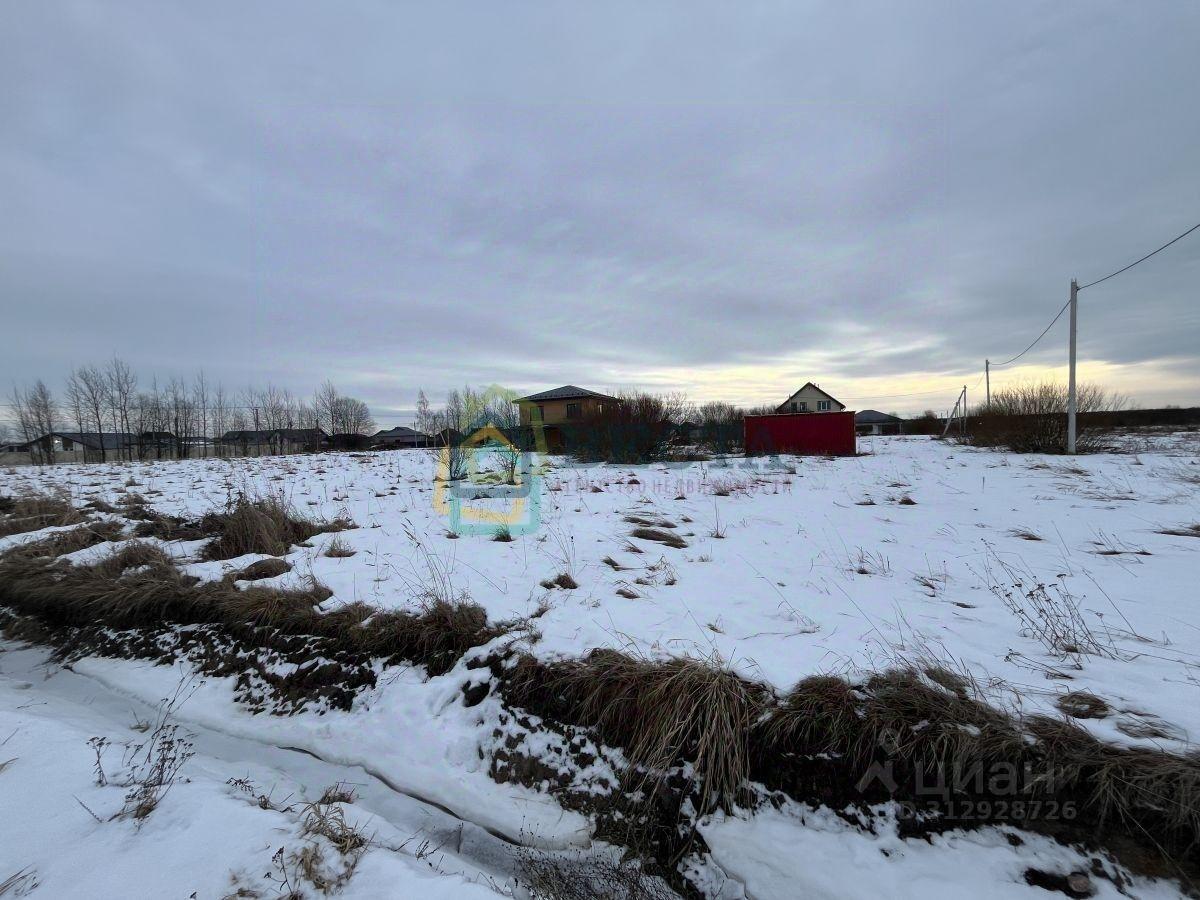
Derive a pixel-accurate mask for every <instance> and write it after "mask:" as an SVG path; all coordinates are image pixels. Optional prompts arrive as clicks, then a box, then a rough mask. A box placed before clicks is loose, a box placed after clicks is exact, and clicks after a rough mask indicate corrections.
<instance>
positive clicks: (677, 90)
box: [0, 3, 1200, 408]
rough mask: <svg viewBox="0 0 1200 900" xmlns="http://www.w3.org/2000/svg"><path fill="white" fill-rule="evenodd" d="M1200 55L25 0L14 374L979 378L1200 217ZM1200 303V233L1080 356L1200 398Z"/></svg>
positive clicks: (715, 26) (2, 96)
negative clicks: (754, 369)
mask: <svg viewBox="0 0 1200 900" xmlns="http://www.w3.org/2000/svg"><path fill="white" fill-rule="evenodd" d="M1197 34H1200V12H1198V11H1197V9H1196V8H1195V7H1192V6H1187V5H1182V4H1172V3H1152V4H1148V5H1142V6H1139V7H1138V8H1136V9H1134V8H1132V7H1128V6H1122V5H1105V6H1096V5H1095V4H1033V3H1030V4H1022V5H1019V6H1017V7H1012V6H1009V7H1004V8H991V9H981V8H974V9H972V8H968V7H965V6H962V5H961V4H932V5H927V6H924V7H922V8H920V9H915V10H913V9H910V10H907V11H904V12H898V11H896V10H893V9H892V8H891V7H890V6H889V5H886V4H879V5H876V6H874V7H871V6H866V5H854V6H849V7H848V6H846V5H844V4H809V5H804V6H798V5H794V4H786V5H775V4H760V5H749V6H738V7H736V8H734V7H730V6H727V5H726V6H704V5H699V6H698V5H694V4H687V5H660V6H654V7H653V8H647V7H646V6H645V5H640V6H628V7H624V8H620V7H614V6H609V5H605V6H604V8H603V10H601V9H600V8H596V9H593V10H592V11H590V12H589V11H584V9H583V7H581V6H579V5H564V6H560V7H557V8H553V9H551V8H548V7H543V6H537V7H535V6H520V5H514V6H508V5H506V6H504V7H500V6H494V5H490V4H463V5H458V6H454V7H451V8H448V9H447V10H446V11H445V12H444V13H437V14H435V13H432V12H430V11H428V10H425V11H414V9H413V8H401V7H397V6H395V5H392V4H382V3H381V4H351V5H339V6H337V7H336V8H334V7H322V6H317V5H308V4H256V5H254V6H252V7H235V6H220V5H217V6H213V5H209V6H205V7H196V6H191V5H185V4H179V5H174V4H146V5H137V4H129V5H122V6H120V7H112V6H110V5H99V4H89V3H76V4H62V5H58V4H53V5H52V4H42V5H33V4H28V5H24V6H20V5H16V4H13V5H9V6H7V7H5V9H4V11H3V12H0V82H2V83H3V84H5V85H6V90H5V91H4V92H2V93H0V202H2V203H3V206H4V208H5V210H6V211H7V215H6V217H5V219H4V220H3V221H2V222H0V292H2V295H3V296H4V298H5V304H4V306H5V311H4V313H3V322H4V329H3V335H4V337H3V340H2V341H0V378H2V379H3V380H4V381H5V382H6V383H7V382H9V381H12V380H13V379H18V380H20V379H24V378H27V377H30V376H31V375H35V374H37V375H42V376H43V377H46V378H47V379H48V380H51V381H53V380H55V379H56V378H58V377H60V376H61V374H62V373H64V372H65V370H67V369H68V368H69V367H70V366H71V365H73V364H77V363H80V362H85V361H88V360H90V359H103V358H105V357H107V356H109V355H111V354H112V353H114V352H115V353H119V354H121V355H122V356H124V357H126V358H127V359H129V360H130V362H132V363H133V364H134V365H135V366H136V367H137V368H138V369H140V370H142V371H143V372H146V373H147V374H149V373H150V372H158V373H160V374H162V375H165V376H170V375H172V374H178V373H182V372H190V371H194V370H195V369H197V368H200V367H204V368H205V369H206V370H207V371H208V372H209V374H210V376H212V377H215V378H220V379H221V380H224V381H226V382H227V383H230V384H234V385H240V384H243V383H245V382H247V381H265V380H267V379H273V380H275V381H277V382H279V383H281V384H284V385H286V386H288V387H291V388H293V389H294V390H300V391H307V390H309V389H310V388H311V387H312V386H313V384H314V382H315V381H316V380H318V379H320V378H323V377H325V376H326V375H329V376H332V377H334V378H335V379H336V380H338V381H339V383H340V384H341V385H342V387H343V388H344V389H345V390H350V391H358V392H361V393H363V394H364V395H366V396H368V399H370V400H372V401H373V402H374V403H376V404H377V405H379V406H380V407H391V408H402V407H405V406H406V405H408V404H411V402H412V399H413V397H414V396H415V392H416V388H417V386H419V385H424V386H425V387H426V388H428V389H430V390H431V392H433V393H440V391H442V390H444V389H445V388H446V387H448V386H450V385H454V384H461V383H463V382H465V381H471V382H476V383H488V382H493V381H498V382H504V383H510V384H514V385H518V386H528V387H531V388H532V387H537V386H544V385H549V384H555V383H560V382H564V381H573V382H583V383H590V382H593V381H598V380H602V379H612V378H618V377H619V378H621V379H625V378H629V379H632V380H635V381H636V380H638V378H639V376H638V373H639V372H642V373H645V379H646V380H647V381H649V380H651V379H652V375H653V373H656V372H660V371H663V370H667V371H673V372H680V373H686V372H688V371H690V370H692V369H695V370H697V371H703V372H711V371H712V367H714V366H716V367H719V366H721V365H729V366H734V365H742V366H745V365H761V366H763V372H762V379H763V383H764V388H763V389H764V390H771V389H773V385H772V383H771V382H772V379H773V378H775V377H776V375H777V373H778V377H785V374H784V373H786V377H790V376H791V374H792V373H793V372H798V371H799V370H803V369H804V367H805V366H806V365H811V366H812V367H814V368H816V367H819V371H813V372H812V373H811V377H813V378H814V379H822V378H823V379H824V380H825V381H826V382H827V383H828V382H829V381H830V379H834V378H842V379H848V380H852V379H855V378H874V379H879V378H884V379H887V378H895V379H896V380H897V381H899V380H900V379H905V378H909V377H910V376H911V375H912V373H925V374H927V375H933V374H945V375H946V376H947V377H953V378H957V377H958V376H960V375H964V373H970V372H978V370H979V368H980V366H981V363H982V359H983V358H984V357H985V356H990V357H992V358H993V359H997V358H1001V357H1004V356H1006V355H1011V354H1012V353H1015V352H1017V351H1018V350H1020V349H1021V347H1023V346H1024V345H1025V344H1026V343H1028V341H1029V340H1030V339H1032V337H1033V336H1034V335H1036V334H1037V332H1038V331H1040V330H1041V328H1042V327H1043V326H1044V325H1045V323H1046V322H1047V321H1048V320H1049V318H1050V317H1051V316H1052V315H1053V313H1054V312H1055V311H1056V310H1057V308H1058V306H1059V305H1061V303H1062V301H1063V300H1065V299H1066V286H1067V282H1068V280H1069V279H1070V277H1072V276H1073V275H1074V276H1078V277H1080V278H1081V279H1085V280H1086V279H1087V278H1089V277H1098V276H1099V275H1100V274H1104V273H1106V272H1107V271H1109V270H1111V269H1112V268H1115V267H1117V266H1119V265H1123V264H1124V263H1126V262H1128V261H1130V260H1131V259H1132V258H1134V257H1135V256H1137V255H1140V254H1141V253H1142V252H1145V251H1146V250H1148V249H1150V248H1151V246H1152V245H1153V244H1154V243H1155V242H1157V241H1161V240H1164V239H1166V238H1167V237H1170V236H1171V235H1172V234H1173V233H1176V232H1177V231H1179V230H1181V229H1182V228H1183V227H1185V226H1187V225H1189V224H1192V221H1189V219H1192V220H1193V221H1194V220H1195V218H1196V209H1197V204H1196V202H1195V199H1196V183H1197V182H1196V177H1197V175H1196V169H1195V160H1196V159H1200V120H1197V118H1196V116H1195V115H1194V110H1195V106H1196V102H1197V97H1196V90H1195V84H1197V83H1198V81H1200V79H1198V78H1197V76H1200V63H1198V62H1197V59H1196V55H1195V53H1194V45H1195V37H1196V35H1197ZM1198 276H1200V240H1198V241H1193V242H1190V243H1181V244H1180V245H1178V246H1177V247H1175V248H1172V249H1171V251H1169V255H1168V254H1164V255H1163V257H1162V258H1161V259H1160V260H1157V261H1156V263H1155V265H1154V266H1153V267H1151V265H1150V264H1148V265H1147V266H1146V267H1144V268H1141V269H1139V270H1137V274H1136V277H1135V276H1134V275H1133V273H1131V274H1130V276H1128V277H1127V278H1126V279H1124V280H1114V282H1112V283H1110V284H1107V285H1104V286H1098V287H1097V288H1095V289H1094V290H1093V291H1090V292H1085V295H1084V305H1083V310H1082V321H1083V322H1084V325H1085V327H1084V329H1083V332H1082V334H1081V343H1080V347H1081V352H1082V353H1083V354H1084V355H1085V357H1086V358H1089V359H1095V360H1101V361H1107V362H1112V363H1121V364H1137V363H1163V364H1166V361H1170V365H1171V366H1172V367H1173V369H1174V370H1175V371H1183V372H1185V373H1188V374H1190V375H1191V376H1194V377H1196V378H1197V383H1198V384H1200V360H1198V358H1197V350H1196V348H1197V347H1198V346H1200V317H1198V316H1200V314H1198V313H1197V309H1198V308H1200V307H1198V304H1197V303H1196V302H1195V301H1196V299H1197V285H1200V278H1198ZM1062 344H1063V339H1062V337H1061V336H1060V335H1059V334H1058V333H1056V334H1055V335H1054V336H1053V337H1052V338H1048V339H1047V342H1046V344H1045V346H1042V347H1039V348H1038V349H1037V350H1036V351H1035V352H1034V353H1033V354H1031V355H1030V359H1031V360H1033V361H1035V362H1038V363H1042V364H1048V365H1057V364H1058V363H1059V362H1060V361H1061V357H1062ZM653 377H657V376H653ZM680 377H681V378H684V377H686V376H684V375H681V376H680ZM703 377H708V376H707V375H706V376H703ZM701 381H702V379H701ZM779 387H780V388H781V389H783V388H786V387H787V385H785V384H781V385H779ZM703 391H704V385H703V383H700V384H699V386H698V388H697V389H696V390H695V391H694V393H697V394H703ZM851 391H853V388H851V390H849V391H847V393H851ZM1139 394H1140V395H1141V396H1140V399H1142V400H1143V401H1144V402H1155V401H1156V400H1163V399H1177V398H1175V397H1174V396H1172V397H1170V398H1168V397H1166V395H1162V396H1156V395H1155V388H1154V385H1153V384H1148V385H1146V386H1144V387H1143V388H1140V389H1139ZM743 399H752V398H750V397H746V398H743ZM1193 399H1194V398H1193ZM881 404H882V405H887V404H886V401H883V400H881Z"/></svg>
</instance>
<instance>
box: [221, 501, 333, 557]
mask: <svg viewBox="0 0 1200 900" xmlns="http://www.w3.org/2000/svg"><path fill="white" fill-rule="evenodd" d="M349 527H352V526H351V524H350V523H349V522H346V521H342V520H336V521H333V522H317V521H314V520H312V519H306V518H304V517H303V516H301V515H300V514H299V513H297V512H296V510H295V509H294V508H293V507H292V506H291V504H289V503H288V502H287V501H286V500H284V499H283V497H281V496H268V497H258V498H254V499H250V498H247V497H245V496H242V495H239V496H238V497H237V498H236V499H234V500H233V501H232V502H230V504H229V505H228V506H227V507H226V508H225V509H224V510H222V511H221V512H218V513H209V514H208V515H207V516H205V517H204V519H203V520H202V521H201V528H202V529H203V530H204V531H205V532H207V533H210V534H212V533H215V534H216V535H217V537H215V538H214V539H213V540H212V541H210V542H209V544H208V545H207V546H206V547H205V548H204V553H203V557H204V558H205V559H233V558H235V557H238V556H245V555H246V554H247V553H266V554H268V555H270V556H282V555H284V554H285V553H287V552H288V551H289V550H290V549H291V548H292V546H293V545H294V544H302V543H304V542H305V541H307V540H308V539H309V538H310V537H312V536H313V535H314V534H320V533H322V532H326V531H340V530H343V529H345V528H349Z"/></svg>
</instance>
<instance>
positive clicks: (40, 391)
mask: <svg viewBox="0 0 1200 900" xmlns="http://www.w3.org/2000/svg"><path fill="white" fill-rule="evenodd" d="M12 404H13V408H14V409H15V411H16V416H17V428H18V429H19V430H20V432H21V436H22V438H23V439H24V440H25V441H26V442H27V443H28V445H29V461H30V462H31V463H35V464H38V465H41V464H44V463H45V464H51V465H53V463H54V437H53V432H54V425H55V420H56V419H57V418H58V404H57V403H56V402H55V400H54V395H53V394H52V393H51V392H50V389H49V388H48V387H46V385H45V383H44V382H43V381H41V379H39V380H38V381H36V382H34V385H33V387H31V388H17V387H14V388H13V391H12Z"/></svg>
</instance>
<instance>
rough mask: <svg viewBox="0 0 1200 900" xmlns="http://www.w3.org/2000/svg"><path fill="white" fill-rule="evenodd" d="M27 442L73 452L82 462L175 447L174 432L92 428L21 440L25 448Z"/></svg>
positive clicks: (53, 450)
mask: <svg viewBox="0 0 1200 900" xmlns="http://www.w3.org/2000/svg"><path fill="white" fill-rule="evenodd" d="M30 444H37V445H39V446H40V448H41V450H42V452H43V453H55V454H57V453H73V454H75V455H76V456H77V457H79V458H80V459H82V460H83V461H85V462H95V461H97V460H100V459H101V458H108V457H110V456H112V457H117V456H119V455H121V454H125V453H130V454H131V455H135V456H137V458H138V459H143V458H145V456H146V455H147V454H148V453H149V452H151V451H154V450H157V451H159V455H161V454H162V453H163V452H166V453H171V452H172V451H173V449H174V447H175V436H174V435H173V434H171V433H170V432H169V431H143V432H140V433H131V432H125V431H107V432H104V433H103V434H101V433H99V432H95V431H52V432H50V433H49V434H44V435H42V436H41V437H39V438H35V439H34V440H32V441H30V442H29V444H22V445H21V448H22V449H23V450H28V449H29V446H30Z"/></svg>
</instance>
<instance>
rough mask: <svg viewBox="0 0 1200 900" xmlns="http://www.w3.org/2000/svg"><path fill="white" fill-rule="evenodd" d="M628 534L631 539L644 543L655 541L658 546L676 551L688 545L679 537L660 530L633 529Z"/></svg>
mask: <svg viewBox="0 0 1200 900" xmlns="http://www.w3.org/2000/svg"><path fill="white" fill-rule="evenodd" d="M629 534H630V536H631V537H635V538H641V539H642V540H644V541H656V542H657V543H659V544H666V545H667V546H668V547H674V548H675V549H677V550H682V549H683V548H684V547H686V546H687V545H688V544H687V541H685V540H684V539H683V538H681V537H680V536H679V535H677V534H673V533H671V532H670V531H666V530H664V529H662V528H635V529H633V531H631V532H629Z"/></svg>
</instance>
